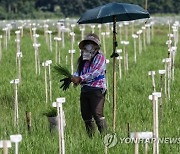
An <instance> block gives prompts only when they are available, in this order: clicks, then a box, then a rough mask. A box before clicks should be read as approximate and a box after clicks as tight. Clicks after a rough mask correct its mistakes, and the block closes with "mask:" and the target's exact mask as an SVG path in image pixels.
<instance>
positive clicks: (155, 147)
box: [149, 92, 161, 154]
mask: <svg viewBox="0 0 180 154" xmlns="http://www.w3.org/2000/svg"><path fill="white" fill-rule="evenodd" d="M160 97H161V92H154V93H152V95H150V96H149V99H150V100H152V102H153V137H154V138H155V142H154V143H153V154H159V120H158V98H160Z"/></svg>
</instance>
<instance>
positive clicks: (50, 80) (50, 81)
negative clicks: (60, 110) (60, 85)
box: [46, 60, 52, 101]
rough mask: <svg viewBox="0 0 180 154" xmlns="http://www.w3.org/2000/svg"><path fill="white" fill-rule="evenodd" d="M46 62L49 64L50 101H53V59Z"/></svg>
mask: <svg viewBox="0 0 180 154" xmlns="http://www.w3.org/2000/svg"><path fill="white" fill-rule="evenodd" d="M46 63H47V64H48V76H49V99H50V101H52V79H51V64H52V60H47V61H46Z"/></svg>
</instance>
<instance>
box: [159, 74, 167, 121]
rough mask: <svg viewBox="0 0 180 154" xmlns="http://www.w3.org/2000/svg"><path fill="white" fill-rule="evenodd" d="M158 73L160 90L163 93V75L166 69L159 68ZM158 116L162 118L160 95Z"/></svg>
mask: <svg viewBox="0 0 180 154" xmlns="http://www.w3.org/2000/svg"><path fill="white" fill-rule="evenodd" d="M159 74H160V92H161V95H162V94H163V76H165V74H166V70H159ZM160 116H161V118H162V97H161V98H160Z"/></svg>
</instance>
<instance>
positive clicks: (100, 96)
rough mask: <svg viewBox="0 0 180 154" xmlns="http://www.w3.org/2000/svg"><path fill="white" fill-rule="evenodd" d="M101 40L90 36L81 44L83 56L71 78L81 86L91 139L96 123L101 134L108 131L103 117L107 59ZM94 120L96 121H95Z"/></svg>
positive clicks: (81, 98)
mask: <svg viewBox="0 0 180 154" xmlns="http://www.w3.org/2000/svg"><path fill="white" fill-rule="evenodd" d="M100 46H101V45H100V40H99V38H98V36H97V35H95V34H89V35H87V37H86V38H85V39H84V40H82V41H81V42H80V43H79V48H80V50H81V56H80V57H79V60H78V69H77V72H76V73H75V75H74V76H73V77H72V78H71V81H72V82H73V83H74V84H76V85H77V84H80V85H81V96H80V104H81V115H82V118H83V120H84V122H85V126H86V131H87V133H88V135H89V137H92V136H93V134H94V132H95V122H94V120H95V121H96V124H97V126H98V130H99V131H100V133H101V134H102V133H104V132H106V130H107V124H106V120H105V117H104V115H103V108H104V102H105V92H106V79H105V72H106V59H105V56H104V55H103V54H102V52H101V51H100ZM93 118H94V120H93Z"/></svg>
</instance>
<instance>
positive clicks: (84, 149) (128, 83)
mask: <svg viewBox="0 0 180 154" xmlns="http://www.w3.org/2000/svg"><path fill="white" fill-rule="evenodd" d="M136 30H137V29H136ZM38 32H39V34H40V33H41V35H40V38H39V39H38V40H39V43H41V47H40V61H41V63H42V62H44V61H46V60H48V59H51V60H53V62H54V61H55V43H54V42H53V52H52V53H50V52H49V51H48V47H47V44H46V43H45V38H44V36H43V31H42V30H38ZM53 32H54V33H53V34H55V35H56V34H57V33H56V31H55V29H53ZM75 32H76V40H77V41H76V44H75V49H76V53H75V58H74V59H75V60H74V61H75V62H76V61H77V58H78V56H79V49H78V46H77V42H78V41H80V38H81V35H80V31H79V29H78V28H76V29H75ZM89 32H90V28H88V30H87V31H86V33H89ZM129 33H131V31H130V30H129ZM167 33H168V27H165V26H158V25H156V26H155V35H154V38H153V39H152V42H151V45H150V46H148V47H147V50H146V51H144V50H143V53H142V55H139V54H137V64H134V62H133V40H132V38H131V34H129V40H130V45H129V47H128V53H129V71H128V73H127V74H126V75H125V74H124V71H123V72H122V75H123V76H122V80H119V79H117V122H116V133H117V137H118V138H120V137H121V138H123V137H127V134H128V132H127V125H128V123H129V124H130V131H132V132H133V131H152V128H153V127H152V123H153V121H152V103H151V101H149V100H148V96H149V95H150V94H151V93H152V84H151V78H150V77H149V76H148V71H151V70H155V71H156V72H157V71H158V70H159V69H163V68H164V65H163V63H162V59H163V58H166V57H167V46H166V44H165V42H166V40H167ZM97 34H98V32H97ZM123 36H124V33H123ZM14 40H15V35H14V32H13V33H12V36H11V40H10V41H9V42H8V49H7V50H6V49H3V57H2V61H1V62H0V139H1V140H4V139H9V138H10V137H9V136H10V135H12V134H17V133H20V134H22V136H23V140H22V142H21V143H20V144H19V153H20V154H24V153H26V154H52V153H58V134H57V132H53V133H50V131H49V124H48V120H47V117H46V116H43V113H44V112H45V111H46V110H47V109H48V108H49V107H50V106H51V105H52V102H48V104H46V103H45V90H44V69H43V68H42V67H41V74H40V75H35V64H34V49H33V47H32V40H31V38H30V35H29V31H28V30H25V34H24V37H23V38H22V42H21V50H22V53H23V58H22V83H21V84H20V86H19V87H18V101H19V129H18V130H17V129H15V128H14V122H13V120H14V119H13V117H14V91H13V90H14V89H13V85H11V84H10V81H11V80H12V79H15V78H17V70H16V62H15V55H16V44H15V42H14ZM69 40H70V36H67V35H66V39H65V44H66V47H65V48H64V49H63V48H61V53H62V54H61V55H63V57H61V62H62V64H63V65H65V56H66V55H68V65H67V67H68V68H69V69H70V56H69V53H68V50H69V49H70V48H71V42H70V41H69ZM117 40H119V37H117ZM118 48H121V45H120V43H119V46H118ZM178 48H179V46H178ZM106 49H107V53H108V54H107V58H108V59H110V58H109V57H110V55H111V53H112V36H110V38H107V39H106ZM137 52H138V50H137ZM75 64H76V63H75ZM179 66H180V55H179V53H177V56H176V66H175V68H176V69H175V71H176V72H175V80H174V81H173V82H172V84H171V100H170V101H165V99H163V112H162V115H161V116H160V122H159V136H160V137H176V138H177V137H179V136H180V127H179V126H180V120H179V108H180V104H179V101H180V98H179V87H180V82H179V78H180V67H179ZM117 72H118V67H117ZM107 74H108V75H107V76H108V80H109V85H110V90H109V93H110V103H109V102H108V101H106V103H105V111H104V112H105V117H106V119H107V122H108V125H109V132H112V124H111V123H112V122H111V121H112V95H111V94H112V59H110V63H109V64H108V66H107ZM118 75H119V74H118V73H117V78H118ZM52 78H53V85H52V87H53V101H55V99H56V98H57V97H66V103H65V104H64V105H63V107H64V112H65V116H66V124H67V126H66V129H65V141H66V142H65V143H66V153H68V154H71V153H73V154H74V153H77V154H92V153H93V154H101V153H103V152H104V146H103V142H102V139H101V137H100V135H99V133H98V132H97V133H96V135H95V137H94V138H93V139H89V138H88V137H87V135H86V132H85V127H84V123H83V121H82V119H81V115H80V105H79V94H80V87H76V88H73V87H71V88H70V90H68V91H66V92H64V91H62V90H61V89H60V88H59V86H60V83H59V79H60V78H59V77H58V76H56V74H55V73H53V77H52ZM159 81H160V78H159V76H158V75H156V83H157V91H159V90H160V88H159ZM26 111H30V112H31V113H32V128H31V132H30V133H29V132H28V130H27V125H26V116H25V114H26ZM9 152H10V153H14V148H12V149H10V150H9ZM143 152H144V145H142V144H141V145H140V153H143ZM179 152H180V149H179V145H178V144H160V153H163V154H178V153H179ZM109 153H110V154H114V153H117V154H131V153H134V144H125V143H122V144H121V143H119V142H118V144H117V145H116V146H115V147H113V148H111V149H109ZM149 153H152V144H150V150H149Z"/></svg>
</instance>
